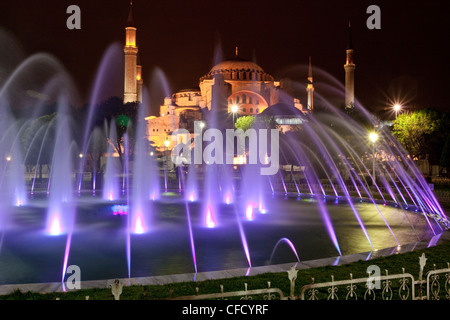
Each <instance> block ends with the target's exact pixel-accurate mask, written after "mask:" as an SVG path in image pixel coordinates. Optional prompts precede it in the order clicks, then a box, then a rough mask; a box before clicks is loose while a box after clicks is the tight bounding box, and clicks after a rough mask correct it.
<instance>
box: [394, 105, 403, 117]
mask: <svg viewBox="0 0 450 320" xmlns="http://www.w3.org/2000/svg"><path fill="white" fill-rule="evenodd" d="M400 110H402V106H401V105H399V104H398V103H396V104H394V111H395V119H397V116H398V113H399V112H400Z"/></svg>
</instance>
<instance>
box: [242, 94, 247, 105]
mask: <svg viewBox="0 0 450 320" xmlns="http://www.w3.org/2000/svg"><path fill="white" fill-rule="evenodd" d="M242 103H247V96H246V95H245V94H243V95H242Z"/></svg>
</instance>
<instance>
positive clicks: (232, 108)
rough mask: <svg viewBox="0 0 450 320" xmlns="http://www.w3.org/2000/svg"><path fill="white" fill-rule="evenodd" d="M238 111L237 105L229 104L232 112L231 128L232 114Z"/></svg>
mask: <svg viewBox="0 0 450 320" xmlns="http://www.w3.org/2000/svg"><path fill="white" fill-rule="evenodd" d="M238 111H239V107H238V106H237V105H235V104H233V105H232V106H231V113H232V114H233V129H234V115H235V114H236V113H237V112H238Z"/></svg>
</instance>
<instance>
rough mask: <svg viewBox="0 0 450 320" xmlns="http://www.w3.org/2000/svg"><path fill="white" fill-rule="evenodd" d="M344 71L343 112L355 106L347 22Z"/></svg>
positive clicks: (353, 66) (350, 35)
mask: <svg viewBox="0 0 450 320" xmlns="http://www.w3.org/2000/svg"><path fill="white" fill-rule="evenodd" d="M346 53H347V59H346V62H345V65H344V70H345V110H346V111H351V110H353V108H354V106H355V67H356V66H355V64H354V62H353V43H352V28H351V24H350V21H349V22H348V47H347V51H346Z"/></svg>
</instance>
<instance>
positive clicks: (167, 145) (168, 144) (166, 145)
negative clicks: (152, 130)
mask: <svg viewBox="0 0 450 320" xmlns="http://www.w3.org/2000/svg"><path fill="white" fill-rule="evenodd" d="M164 146H165V147H166V150H165V154H166V169H168V168H169V166H168V162H169V154H168V152H167V151H168V149H169V146H170V140H169V137H166V140H164Z"/></svg>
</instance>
